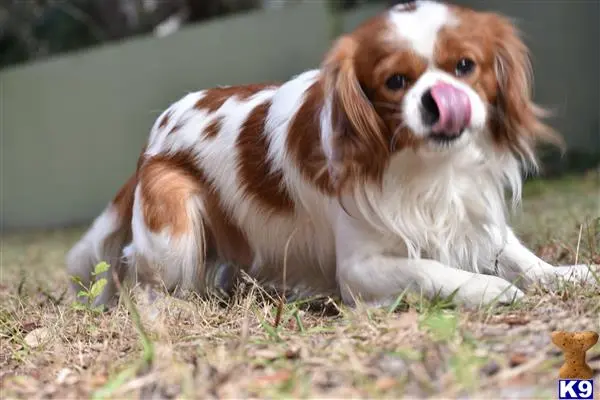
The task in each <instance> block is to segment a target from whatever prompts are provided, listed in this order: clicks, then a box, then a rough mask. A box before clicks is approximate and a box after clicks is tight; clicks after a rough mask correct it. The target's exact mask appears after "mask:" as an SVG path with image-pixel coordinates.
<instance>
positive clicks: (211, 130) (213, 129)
mask: <svg viewBox="0 0 600 400" xmlns="http://www.w3.org/2000/svg"><path fill="white" fill-rule="evenodd" d="M222 125H223V117H215V119H213V120H212V121H211V123H210V124H208V126H207V127H206V129H205V130H204V135H205V136H206V137H207V138H214V137H215V136H217V135H218V134H219V131H220V130H221V126H222Z"/></svg>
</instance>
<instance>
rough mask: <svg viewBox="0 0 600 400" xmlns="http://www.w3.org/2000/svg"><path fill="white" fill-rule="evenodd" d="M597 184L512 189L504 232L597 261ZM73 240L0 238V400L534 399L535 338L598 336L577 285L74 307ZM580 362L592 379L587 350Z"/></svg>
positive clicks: (550, 378) (595, 319) (543, 345)
mask: <svg viewBox="0 0 600 400" xmlns="http://www.w3.org/2000/svg"><path fill="white" fill-rule="evenodd" d="M598 183H599V182H598V175H594V174H591V175H588V176H587V177H573V178H564V179H561V180H558V181H534V182H530V183H528V185H527V186H526V190H525V201H524V206H523V209H522V211H521V212H519V213H518V214H517V215H515V217H514V223H515V226H516V229H517V231H518V233H519V234H520V236H521V237H522V238H523V239H524V240H525V241H526V242H527V243H528V245H530V246H531V248H533V249H534V250H535V251H536V252H537V253H538V254H540V255H541V257H543V258H544V259H546V260H548V261H551V262H560V263H567V262H574V261H575V260H576V259H577V261H578V262H590V261H592V260H594V262H595V263H598V262H599V261H600V259H599V253H600V251H598V250H599V248H600V204H599V203H598V196H597V195H598V193H599V192H598V191H599V186H598ZM80 233H81V230H79V229H73V230H61V231H52V232H39V233H27V234H13V235H7V236H4V237H2V271H1V277H0V278H1V279H0V294H1V296H2V302H1V305H0V341H1V342H0V371H1V372H0V390H1V391H2V393H1V394H2V398H41V397H50V398H61V399H62V398H111V399H114V398H139V397H143V398H161V399H162V398H215V397H225V398H239V397H260V398H265V397H266V398H290V397H292V398H298V397H310V398H315V397H319V398H356V397H360V398H364V397H369V398H373V397H386V398H398V397H431V396H435V397H438V398H455V397H465V396H469V397H471V398H474V397H478V398H490V397H493V398H500V397H501V398H525V397H526V398H548V399H550V398H554V397H555V396H556V381H555V380H556V376H557V371H558V368H559V367H560V365H561V363H562V356H561V353H560V352H559V350H558V349H557V348H556V347H554V346H553V345H552V343H551V341H550V332H551V331H553V330H556V329H566V330H595V331H600V293H597V291H595V290H596V289H592V288H581V287H566V288H564V289H563V290H561V291H560V292H558V293H546V292H543V291H541V290H536V291H533V292H532V293H530V295H529V296H528V297H527V299H526V300H525V301H523V302H520V303H518V304H516V305H513V306H510V307H504V308H493V309H489V308H488V309H482V310H478V311H465V310H462V309H456V308H453V307H452V306H450V305H449V304H448V303H447V302H444V301H442V300H437V301H433V302H429V303H428V302H425V301H423V299H419V298H411V297H401V298H399V299H398V301H397V302H396V303H395V304H394V305H393V306H392V307H390V308H388V309H363V308H361V307H358V308H356V309H349V308H346V307H343V306H341V305H339V304H338V303H336V302H335V301H332V300H320V301H313V302H295V303H287V304H284V305H283V306H282V307H281V305H280V304H279V303H278V302H277V301H276V300H275V299H271V298H270V295H269V293H268V292H266V291H264V290H263V289H261V288H259V287H257V286H255V285H253V284H252V282H247V283H246V285H245V289H244V290H240V291H239V293H238V294H236V296H235V297H234V298H233V299H232V301H231V302H230V304H228V305H223V304H222V303H218V302H217V301H214V300H200V299H191V300H190V301H182V300H178V299H174V298H169V297H167V298H163V299H160V300H158V301H157V302H156V303H154V304H148V303H147V302H145V301H144V297H143V296H139V293H132V294H131V297H130V296H129V295H128V293H129V292H128V291H124V293H125V294H127V295H126V296H122V298H121V301H120V304H119V306H118V307H117V308H116V309H115V310H113V311H111V312H108V313H99V312H96V311H94V310H91V309H85V308H83V309H75V308H73V307H72V305H71V303H72V297H71V296H70V294H68V293H67V292H66V290H67V283H68V277H67V276H66V273H65V270H64V265H63V258H64V254H65V252H66V250H67V249H68V248H69V246H70V245H71V244H72V243H73V242H74V241H75V240H76V239H77V237H78V235H79V234H80ZM90 293H91V290H90ZM131 300H134V301H131ZM276 319H277V320H278V321H279V323H278V324H277V325H275V324H274V321H275V320H276ZM588 363H589V364H590V365H591V366H592V367H593V368H595V371H596V378H597V377H598V374H599V373H600V345H596V346H595V347H594V348H593V349H592V350H590V352H589V353H588Z"/></svg>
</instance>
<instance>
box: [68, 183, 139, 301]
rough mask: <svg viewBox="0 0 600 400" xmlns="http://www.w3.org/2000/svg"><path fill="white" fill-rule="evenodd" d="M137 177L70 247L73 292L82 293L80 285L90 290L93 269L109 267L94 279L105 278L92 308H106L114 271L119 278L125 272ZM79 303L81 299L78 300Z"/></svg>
mask: <svg viewBox="0 0 600 400" xmlns="http://www.w3.org/2000/svg"><path fill="white" fill-rule="evenodd" d="M136 186H137V178H136V176H135V175H133V176H132V177H131V178H129V180H128V181H127V182H126V183H125V184H124V185H123V186H122V187H121V189H120V190H119V192H118V193H117V195H116V196H115V198H114V199H113V200H112V201H111V202H110V203H109V204H108V206H107V207H106V208H105V209H104V211H103V212H102V213H101V214H100V215H99V216H98V217H97V218H96V219H95V220H94V222H93V223H92V225H91V227H90V228H89V229H88V231H87V232H86V233H85V234H84V235H83V237H82V238H81V239H80V240H79V241H78V242H77V243H76V244H75V245H74V246H73V247H72V248H71V250H70V251H69V252H68V254H67V257H66V264H67V271H68V273H69V275H70V278H71V279H72V278H77V280H78V281H79V282H76V281H75V280H73V281H72V285H71V287H72V289H73V290H74V291H75V293H78V292H79V291H80V290H82V287H81V285H82V284H83V285H84V286H85V287H86V288H88V289H89V285H90V283H91V281H92V272H93V271H94V268H95V266H96V265H97V264H98V263H100V262H102V261H104V262H106V263H108V264H109V265H110V268H109V269H108V271H106V272H104V273H102V274H101V275H98V276H97V277H94V278H95V279H100V278H102V277H104V278H106V280H107V283H106V286H105V287H104V290H103V291H102V293H101V294H100V295H99V296H98V297H96V298H95V299H94V301H93V305H94V306H98V305H106V304H107V303H108V302H109V301H110V300H111V299H112V298H113V297H114V295H115V293H116V285H115V283H114V281H113V271H114V272H116V274H117V276H118V278H119V279H122V278H123V277H124V275H125V272H126V265H125V263H124V260H123V256H122V254H123V248H124V247H125V246H126V245H127V244H128V243H129V242H130V241H131V218H132V212H133V200H134V194H135V188H136ZM79 300H83V299H82V298H79Z"/></svg>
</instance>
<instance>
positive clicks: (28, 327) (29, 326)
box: [21, 321, 40, 333]
mask: <svg viewBox="0 0 600 400" xmlns="http://www.w3.org/2000/svg"><path fill="white" fill-rule="evenodd" d="M39 327H40V324H38V323H37V322H34V321H30V322H25V323H23V324H22V325H21V331H22V332H23V333H29V332H31V331H32V330H34V329H37V328H39Z"/></svg>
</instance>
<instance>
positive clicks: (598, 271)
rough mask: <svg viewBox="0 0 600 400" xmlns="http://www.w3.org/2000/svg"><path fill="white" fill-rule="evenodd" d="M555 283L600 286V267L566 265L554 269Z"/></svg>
mask: <svg viewBox="0 0 600 400" xmlns="http://www.w3.org/2000/svg"><path fill="white" fill-rule="evenodd" d="M552 272H553V275H554V276H555V278H556V279H555V281H558V282H557V283H558V284H560V283H562V282H569V283H573V284H578V285H584V286H588V285H596V286H600V266H598V265H586V264H578V265H565V266H558V267H554V268H553V271H552Z"/></svg>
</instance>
